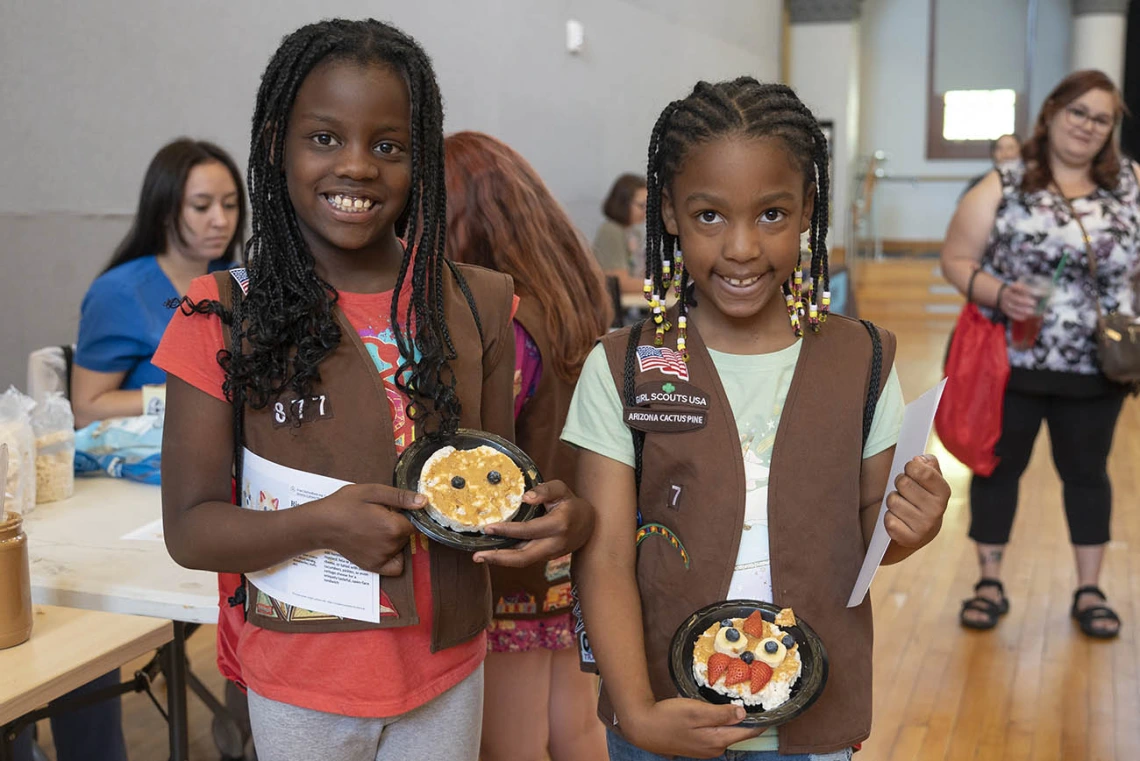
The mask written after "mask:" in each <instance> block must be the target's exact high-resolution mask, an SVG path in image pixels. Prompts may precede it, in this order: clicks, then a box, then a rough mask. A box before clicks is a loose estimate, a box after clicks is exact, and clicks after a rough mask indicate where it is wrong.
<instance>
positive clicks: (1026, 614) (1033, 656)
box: [124, 315, 1140, 761]
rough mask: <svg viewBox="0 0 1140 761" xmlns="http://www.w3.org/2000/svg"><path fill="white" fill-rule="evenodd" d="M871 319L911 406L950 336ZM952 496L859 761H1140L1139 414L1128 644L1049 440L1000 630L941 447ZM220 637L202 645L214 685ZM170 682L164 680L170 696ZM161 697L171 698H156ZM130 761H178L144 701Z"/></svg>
mask: <svg viewBox="0 0 1140 761" xmlns="http://www.w3.org/2000/svg"><path fill="white" fill-rule="evenodd" d="M874 319H876V320H877V321H879V322H880V323H881V324H884V326H885V327H888V328H891V329H893V330H895V331H896V332H897V334H898V336H899V341H900V349H899V357H898V362H897V364H898V368H899V374H900V376H901V378H902V383H903V388H904V390H905V392H906V396H907V398H908V399H913V398H914V397H915V396H916V395H917V394H919V393H921V392H922V391H924V390H925V389H926V388H928V387H930V386H931V385H933V384H934V383H935V382H936V381H937V379H938V377H939V368H940V364H941V359H942V354H943V351H944V349H945V341H946V333H945V329H944V327H940V326H933V325H931V323H929V322H921V321H917V324H918V325H920V326H921V327H919V328H917V329H916V328H907V324H908V323H909V324H911V325H914V324H916V321H910V320H907V322H903V323H898V321H896V322H895V323H894V324H893V323H892V320H891V319H890V317H889V315H888V316H884V315H875V316H874ZM934 451H935V453H937V454H939V455H940V457H941V460H942V464H943V471H944V472H945V474H946V477H947V479H948V480H949V481H950V482H951V485H952V486H953V487H954V492H955V496H954V499H953V501H952V503H951V505H950V511H949V513H948V515H947V518H946V521H945V524H944V526H943V529H942V534H941V536H940V537H939V538H938V539H937V540H936V541H935V542H934V543H933V544H932V545H931V546H930V547H928V548H927V549H925V550H924V551H923V552H921V553H920V554H918V555H917V556H915V557H914V558H912V559H911V560H909V561H908V562H906V563H904V564H902V565H899V566H895V567H891V568H885V569H883V570H882V571H881V572H880V573H879V575H878V577H877V578H876V581H875V585H874V587H873V589H872V599H873V602H874V606H875V630H876V642H875V706H874V713H875V723H874V732H873V734H872V737H871V740H870V741H869V742H867V743H866V744H865V746H864V750H863V751H862V752H861V753H860V754H858V755H857V756H856V758H857V759H859V761H967V760H972V761H997V760H998V759H1002V760H1003V761H1019V760H1023V759H1032V760H1033V761H1053V760H1056V761H1062V760H1063V761H1134V760H1135V759H1140V678H1138V673H1137V671H1138V663H1140V636H1138V634H1140V510H1138V509H1137V507H1138V504H1137V502H1138V500H1137V495H1138V494H1140V477H1138V476H1137V475H1136V473H1137V471H1136V465H1137V464H1138V463H1140V406H1138V405H1137V403H1136V402H1133V401H1130V402H1129V403H1128V404H1127V405H1126V406H1125V410H1124V414H1123V417H1122V419H1121V423H1120V426H1119V428H1118V430H1117V435H1116V446H1115V449H1114V451H1113V454H1112V460H1111V465H1110V468H1111V474H1112V479H1113V485H1114V487H1115V493H1116V497H1115V500H1116V504H1115V508H1116V509H1115V511H1114V516H1113V535H1114V536H1115V540H1114V541H1113V543H1112V544H1111V545H1110V547H1109V550H1108V557H1107V562H1106V568H1105V572H1104V575H1103V578H1102V586H1103V587H1104V588H1105V590H1106V591H1107V592H1108V594H1109V597H1110V599H1111V601H1112V604H1113V605H1114V606H1115V607H1116V609H1117V611H1118V612H1119V613H1120V615H1121V617H1122V618H1123V619H1124V629H1123V633H1122V635H1121V637H1120V638H1119V639H1118V640H1116V641H1114V642H1107V643H1103V642H1093V641H1090V640H1089V639H1087V638H1085V637H1083V636H1082V635H1081V634H1080V632H1079V631H1078V630H1077V629H1076V627H1075V625H1074V624H1073V623H1072V622H1071V620H1070V619H1069V615H1068V611H1069V605H1070V602H1071V595H1072V590H1073V588H1074V587H1075V576H1074V571H1073V562H1072V554H1071V549H1070V546H1069V544H1068V539H1067V534H1066V530H1065V523H1064V517H1063V513H1062V510H1061V502H1060V494H1061V492H1060V484H1059V482H1058V480H1057V476H1056V473H1055V471H1054V469H1053V466H1052V463H1051V461H1050V459H1049V452H1048V447H1047V441H1046V437H1045V435H1044V433H1042V436H1041V440H1040V441H1039V442H1038V447H1037V451H1036V452H1035V454H1034V457H1033V461H1032V463H1031V465H1030V468H1029V471H1028V472H1027V474H1026V476H1025V477H1024V479H1023V480H1022V493H1021V509H1020V512H1019V514H1018V518H1017V523H1016V524H1015V526H1014V540H1013V543H1012V544H1011V545H1010V548H1009V551H1008V554H1007V561H1006V573H1005V576H1006V588H1007V592H1008V595H1009V598H1010V600H1011V605H1012V608H1011V611H1010V613H1009V615H1008V616H1007V617H1006V618H1005V619H1004V620H1003V621H1002V623H1001V625H1000V626H999V627H998V628H997V629H996V630H995V631H993V632H988V633H977V632H969V631H966V630H963V629H962V628H960V627H959V626H958V623H957V615H958V607H959V604H960V601H961V600H962V599H963V598H965V597H967V596H968V595H969V594H970V587H971V585H972V584H973V583H974V581H975V580H976V575H977V570H976V564H975V560H974V553H973V548H972V546H971V544H970V543H969V542H968V541H967V540H966V528H967V523H968V507H967V502H966V493H967V486H968V473H967V472H966V471H965V470H964V469H963V468H962V467H961V466H960V465H958V464H957V463H955V462H953V461H951V460H950V459H949V458H948V457H947V456H945V453H944V452H942V451H941V450H940V449H939V448H938V447H937V445H936V446H935V450H934ZM212 637H213V632H212V630H209V629H204V630H202V631H200V632H199V633H198V634H197V635H195V636H194V637H193V638H192V639H191V642H190V653H191V660H192V663H193V666H194V668H195V669H196V670H197V672H198V673H199V675H200V676H202V677H203V678H204V679H205V681H206V682H207V683H208V684H210V685H211V686H213V687H214V688H220V683H221V678H220V677H218V676H217V672H216V670H215V669H214V668H213V666H212V662H213V639H212ZM160 686H161V685H160ZM160 697H161V696H160ZM190 707H191V714H190V719H191V725H192V726H191V728H192V731H193V745H192V752H191V757H192V758H193V759H195V761H207V760H209V761H213V760H215V759H217V757H218V756H217V753H216V752H215V750H214V747H213V743H212V740H211V736H210V723H209V717H208V716H207V714H206V712H205V710H204V709H203V708H202V706H201V704H200V703H199V702H198V701H197V700H196V699H194V698H193V697H192V698H191V702H190ZM124 711H125V716H126V718H125V724H126V731H127V738H128V744H129V747H130V752H131V757H132V759H133V761H148V760H152V759H162V758H165V757H166V750H165V747H166V746H165V742H166V731H165V725H164V723H163V721H162V719H161V717H160V716H159V715H158V713H157V711H156V710H155V709H154V707H153V706H152V705H151V704H150V702H149V700H147V698H145V697H144V696H137V695H136V696H131V697H129V698H127V699H126V700H125V702H124Z"/></svg>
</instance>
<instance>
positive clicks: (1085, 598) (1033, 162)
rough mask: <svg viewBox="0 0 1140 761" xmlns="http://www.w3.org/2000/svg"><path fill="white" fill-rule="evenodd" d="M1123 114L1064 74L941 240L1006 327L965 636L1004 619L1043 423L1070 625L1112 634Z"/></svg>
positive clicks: (1136, 207)
mask: <svg viewBox="0 0 1140 761" xmlns="http://www.w3.org/2000/svg"><path fill="white" fill-rule="evenodd" d="M1123 110H1124V107H1123V102H1122V99H1121V95H1120V91H1119V90H1117V88H1116V87H1115V85H1114V84H1113V83H1112V80H1110V79H1109V78H1108V77H1107V76H1106V75H1105V74H1104V73H1102V72H1100V71H1078V72H1075V73H1074V74H1071V75H1070V76H1068V77H1067V78H1066V79H1064V80H1063V81H1062V82H1061V83H1060V84H1059V85H1057V87H1056V88H1055V89H1054V90H1053V92H1052V93H1050V95H1049V97H1048V98H1047V99H1046V101H1045V104H1044V106H1042V108H1041V113H1040V114H1039V115H1038V117H1037V123H1036V125H1035V127H1034V130H1033V135H1032V137H1031V138H1030V139H1029V141H1028V142H1026V144H1025V147H1024V148H1023V149H1022V154H1021V156H1022V158H1021V160H1020V161H1015V162H1012V163H1008V164H1003V165H1001V166H1000V167H998V169H995V170H994V171H992V172H990V173H989V175H988V176H986V178H985V179H984V180H982V181H981V182H980V183H979V184H978V186H977V187H975V188H974V189H973V190H971V191H970V192H969V193H967V194H966V196H965V197H964V198H963V199H962V201H961V203H960V204H959V205H958V210H957V212H956V213H955V215H954V219H953V220H952V221H951V223H950V229H949V231H948V232H947V234H946V243H945V246H944V247H943V249H942V270H943V273H944V274H945V276H946V278H947V279H948V280H949V281H950V282H951V283H953V284H954V286H955V287H957V288H958V290H960V291H961V292H962V293H964V294H966V296H967V298H969V299H972V300H973V301H975V302H977V303H978V304H979V305H980V306H982V307H983V312H987V313H988V315H989V316H990V317H991V318H992V319H995V320H1003V321H1005V322H1006V323H1007V324H1008V326H1009V327H1008V332H1007V340H1008V343H1009V364H1010V378H1009V383H1008V386H1007V388H1006V393H1005V401H1004V408H1003V417H1002V433H1001V439H1000V441H999V442H998V446H997V449H996V454H997V456H998V457H999V458H1000V463H999V464H998V466H997V468H996V469H995V470H994V472H993V473H992V474H991V475H989V476H985V477H983V476H980V475H977V474H975V475H974V477H973V481H972V482H971V485H970V510H971V522H970V538H971V539H973V540H974V541H975V542H976V543H977V549H978V562H979V565H980V567H981V579H980V580H979V581H978V583H977V585H975V587H974V592H975V596H974V597H973V598H971V599H969V600H966V601H965V602H964V603H963V606H962V611H961V616H960V620H961V623H962V625H963V626H966V627H968V628H972V629H990V628H993V627H994V626H996V625H997V623H998V621H999V619H1000V618H1001V616H1002V615H1004V614H1005V613H1006V612H1007V611H1008V610H1009V601H1008V600H1007V599H1006V597H1005V591H1004V589H1003V587H1002V583H1001V566H1002V555H1003V553H1004V551H1005V546H1006V543H1007V542H1008V541H1009V535H1010V529H1011V527H1012V525H1013V518H1014V511H1015V510H1016V509H1017V497H1018V483H1019V481H1020V478H1021V474H1022V472H1023V471H1024V470H1025V467H1026V465H1028V463H1029V457H1030V454H1031V453H1032V450H1033V443H1034V440H1035V439H1036V438H1037V434H1038V431H1039V430H1040V428H1041V423H1042V421H1045V422H1046V423H1047V424H1048V426H1049V439H1050V443H1051V446H1052V450H1053V462H1054V463H1055V465H1056V467H1057V472H1058V474H1059V475H1060V477H1061V481H1062V483H1063V485H1064V489H1063V496H1064V505H1065V515H1066V518H1067V519H1068V525H1069V538H1070V540H1071V541H1072V544H1073V553H1074V555H1075V559H1076V566H1077V583H1076V592H1075V594H1074V595H1073V603H1072V607H1071V609H1070V615H1071V616H1072V618H1073V619H1074V620H1075V621H1076V623H1077V625H1078V626H1079V627H1080V629H1081V631H1082V632H1084V633H1085V634H1086V635H1088V636H1090V637H1096V638H1105V639H1107V638H1111V637H1115V636H1116V635H1117V634H1118V633H1119V632H1120V625H1121V622H1120V618H1119V617H1118V616H1117V614H1116V613H1115V612H1114V611H1113V610H1112V608H1111V607H1110V606H1109V604H1108V600H1107V598H1106V596H1105V594H1104V592H1102V591H1101V590H1100V588H1099V587H1098V585H1097V583H1098V579H1099V577H1100V570H1101V562H1102V560H1103V559H1104V549H1105V545H1106V544H1107V543H1108V540H1109V518H1110V514H1111V508H1112V487H1111V484H1110V483H1109V478H1108V472H1107V468H1106V464H1107V460H1108V453H1109V449H1110V448H1111V447H1112V436H1113V431H1114V429H1115V427H1116V421H1117V417H1118V416H1119V414H1120V409H1121V405H1122V404H1123V401H1124V397H1125V395H1126V393H1127V390H1128V389H1127V388H1125V387H1123V386H1120V385H1117V384H1115V383H1112V382H1111V381H1109V380H1108V379H1107V378H1106V377H1105V376H1104V374H1103V373H1102V372H1101V369H1100V366H1099V362H1098V359H1097V345H1096V323H1097V300H1099V302H1100V305H1101V308H1102V309H1103V310H1104V312H1105V313H1106V314H1107V313H1110V312H1114V311H1117V312H1120V313H1123V314H1133V313H1134V305H1133V302H1134V292H1133V285H1132V284H1133V282H1134V281H1135V279H1136V277H1137V275H1138V274H1140V233H1138V225H1140V183H1138V182H1137V174H1138V166H1137V165H1136V164H1135V163H1134V162H1132V161H1130V160H1128V159H1126V158H1123V157H1122V156H1121V155H1120V151H1119V148H1118V145H1117V139H1116V136H1115V134H1114V132H1115V128H1116V126H1117V125H1118V124H1119V123H1120V118H1121V114H1122V113H1123ZM1090 256H1095V257H1096V259H1095V265H1096V274H1095V276H1094V274H1093V273H1092V272H1091V271H1090V266H1089V261H1090V260H1089V257H1090ZM1035 507H1036V506H1035V505H1030V506H1029V509H1034V508H1035Z"/></svg>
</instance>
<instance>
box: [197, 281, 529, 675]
mask: <svg viewBox="0 0 1140 761" xmlns="http://www.w3.org/2000/svg"><path fill="white" fill-rule="evenodd" d="M457 269H458V270H459V271H460V272H461V273H462V275H463V277H464V278H465V279H466V281H467V284H468V285H469V286H470V291H471V293H472V294H473V297H474V302H475V305H476V306H477V308H478V315H479V320H480V324H481V327H482V330H481V331H480V329H479V326H477V324H476V322H475V316H474V314H473V311H472V307H471V305H470V304H469V303H468V301H467V299H466V298H465V297H464V295H463V293H462V292H461V289H460V287H459V285H458V283H457V281H456V279H455V278H454V277H453V276H452V275H451V274H450V273H445V276H444V305H445V306H444V308H445V314H446V319H447V324H448V327H449V329H450V331H451V338H452V341H453V343H454V345H455V347H456V350H457V352H458V354H459V356H458V358H457V359H455V360H452V361H451V362H450V365H451V369H452V371H453V372H454V374H455V379H456V392H457V393H458V394H459V399H460V402H461V404H462V416H461V425H462V426H463V427H465V428H477V429H482V430H486V431H491V432H493V433H496V434H498V435H500V436H504V437H506V438H507V439H511V440H513V438H514V419H513V414H512V413H513V407H512V405H511V403H510V397H511V387H510V384H509V383H505V384H502V385H503V388H495V387H491V386H490V385H484V383H483V380H484V378H485V377H486V376H487V374H488V373H489V372H490V371H491V368H493V367H495V366H497V365H498V363H500V362H508V363H511V364H512V366H513V357H514V333H513V328H512V326H511V316H510V315H511V304H512V301H513V298H514V287H513V283H512V281H511V279H510V277H508V276H506V275H502V274H499V273H496V272H492V271H490V270H485V269H482V268H480V267H472V266H466V265H457ZM214 277H215V278H216V279H217V281H218V292H219V295H220V297H221V302H222V305H223V306H225V307H226V308H227V309H229V308H231V305H232V300H233V295H234V289H233V288H232V283H231V273H229V272H218V273H215V275H214ZM239 293H240V291H239ZM333 311H334V314H335V315H336V319H337V321H338V323H339V325H340V328H341V342H340V345H339V346H337V348H336V349H335V350H334V351H333V353H332V354H331V355H329V356H328V357H327V358H325V360H324V361H323V362H322V363H321V368H320V369H321V377H320V380H319V381H317V382H315V383H314V385H313V390H312V392H311V394H312V395H311V397H310V399H311V400H316V399H320V398H321V397H324V407H323V410H321V407H320V405H318V404H305V405H299V404H297V400H296V399H293V398H290V397H289V396H287V395H283V396H282V397H280V399H278V400H277V401H279V402H281V403H282V405H283V407H281V408H278V407H277V404H276V403H271V404H270V405H268V406H267V407H266V408H264V409H260V410H254V409H251V408H249V407H248V406H247V407H246V409H245V420H244V437H243V440H244V443H245V447H246V448H247V449H249V451H251V452H253V453H254V454H256V455H258V456H259V457H262V458H265V459H267V460H270V461H271V462H273V463H276V464H278V465H282V466H284V467H288V468H294V469H296V470H302V471H306V472H309V473H316V474H319V475H323V476H327V477H329V478H335V479H339V480H342V481H348V482H352V483H376V484H386V485H391V484H392V479H393V471H394V470H395V466H396V459H397V457H396V448H395V443H394V441H393V438H392V419H391V413H390V411H389V403H388V398H387V394H386V391H385V389H384V384H383V382H382V380H381V377H380V374H379V373H378V372H377V370H376V366H375V364H374V363H373V361H372V359H371V357H370V355H369V353H368V351H367V349H366V348H365V347H364V344H363V343H362V342H361V340H360V337H359V336H358V334H357V332H356V330H355V329H354V328H353V327H352V326H351V325H350V324H349V322H348V320H347V318H346V317H345V316H344V313H343V312H341V311H340V310H339V309H336V308H334V310H333ZM225 333H226V346H227V348H229V346H230V343H231V340H230V333H229V331H228V330H227V331H225ZM480 333H482V339H481V337H480ZM480 346H481V351H480V350H472V349H475V347H480ZM498 395H502V396H505V397H506V399H505V400H503V399H501V398H499V396H498ZM486 400H493V401H494V404H488V405H486V408H484V406H483V403H484V401H486ZM298 407H302V408H303V409H304V410H308V413H307V414H305V415H300V416H299V417H300V421H299V422H298V421H297V420H295V419H293V418H294V417H298V416H297V415H295V414H294V413H292V412H290V414H289V416H288V419H287V420H286V422H285V423H281V422H279V418H280V416H279V415H277V414H276V413H277V412H279V411H280V410H281V409H284V410H287V411H295V410H297V408H298ZM322 413H323V414H322ZM418 435H419V431H418V430H417V436H418ZM416 539H419V537H413V542H412V543H410V544H409V546H408V547H407V548H405V549H404V572H403V574H402V575H400V576H397V577H382V578H381V580H380V591H381V595H382V598H381V599H382V605H383V607H384V609H385V612H384V614H383V615H382V616H381V618H380V623H378V624H376V623H371V622H365V621H355V620H350V619H344V618H338V617H335V616H329V615H325V614H318V613H313V612H311V611H304V610H301V609H299V608H295V607H293V606H290V605H286V604H284V603H282V602H281V601H279V600H275V599H272V598H270V597H269V596H268V595H267V594H265V593H264V592H261V591H260V590H258V589H257V588H256V587H255V586H254V585H253V584H252V583H250V581H249V580H248V579H247V580H246V584H247V593H246V620H247V621H249V622H250V623H252V624H254V625H257V626H261V627H264V628H266V629H272V630H274V631H283V632H294V633H301V632H312V633H318V632H340V631H359V630H363V629H378V628H388V627H399V626H412V625H415V624H417V623H419V620H420V619H419V612H418V611H417V610H416V606H415V598H414V595H413V590H412V560H411V553H412V552H413V551H420V552H422V551H424V548H425V547H427V546H428V545H427V543H426V541H424V540H423V539H419V541H418V542H417V541H415V540H416ZM413 546H414V547H415V549H414V550H413ZM427 551H428V552H430V555H431V587H432V620H433V629H432V651H433V652H434V651H437V650H442V649H444V648H448V647H452V646H454V645H457V644H459V643H461V642H464V641H466V640H468V639H470V638H471V637H474V636H476V635H477V634H479V632H481V631H483V630H484V629H485V628H486V626H487V624H488V623H489V621H490V613H491V593H490V583H489V578H488V575H487V570H486V568H485V567H484V566H482V565H480V564H477V563H475V562H473V561H472V560H471V553H468V552H460V551H457V550H453V549H450V548H447V547H444V546H442V545H438V544H432V545H430V549H428V550H427Z"/></svg>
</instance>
